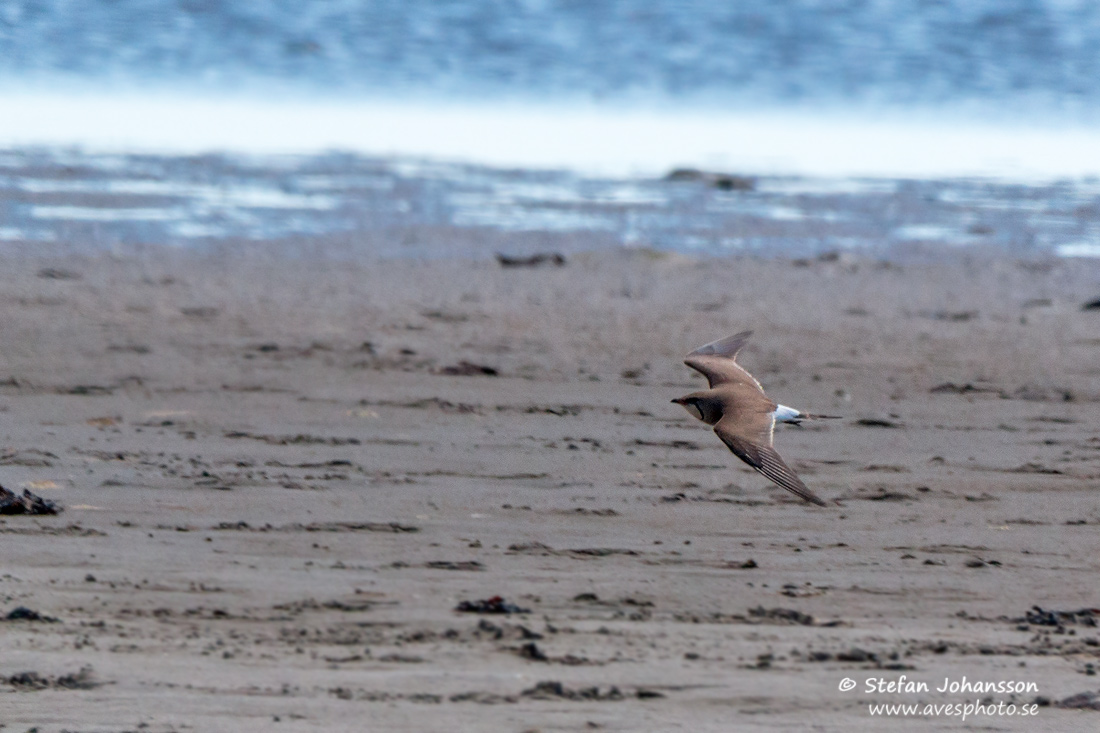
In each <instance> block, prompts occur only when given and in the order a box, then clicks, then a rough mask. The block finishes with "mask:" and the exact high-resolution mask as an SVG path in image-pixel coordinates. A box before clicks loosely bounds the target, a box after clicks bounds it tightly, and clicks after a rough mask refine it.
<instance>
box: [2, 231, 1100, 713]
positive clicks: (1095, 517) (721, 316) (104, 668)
mask: <svg viewBox="0 0 1100 733" xmlns="http://www.w3.org/2000/svg"><path fill="white" fill-rule="evenodd" d="M0 297H2V298H3V303H4V315H5V317H4V318H3V319H2V321H0V436H2V438H0V483H2V484H3V485H4V486H6V487H7V488H9V489H12V490H17V491H21V490H22V489H24V488H29V489H30V490H31V491H33V492H35V493H38V494H40V495H41V496H43V497H45V498H48V499H50V500H53V501H57V502H59V503H61V504H62V505H63V506H64V507H65V511H64V513H63V514H61V515H60V516H58V517H3V518H0V534H2V535H3V546H4V549H5V551H4V553H3V559H2V560H0V599H2V601H3V603H2V605H0V613H3V614H5V615H6V614H8V613H9V612H10V611H12V610H14V609H15V608H17V607H25V608H28V609H31V610H33V611H36V612H38V613H39V614H42V615H44V616H47V617H51V618H54V619H56V621H53V622H50V621H47V620H37V621H36V620H26V619H24V620H7V621H0V629H2V633H0V677H3V678H4V680H3V684H0V709H2V710H3V714H2V721H0V722H3V723H5V724H6V725H7V727H8V728H10V729H12V730H23V729H25V728H29V727H31V726H38V730H40V731H58V730H62V729H68V730H72V729H79V730H96V731H116V730H117V731H121V730H134V729H137V728H139V727H140V728H141V729H142V730H146V731H178V730H204V731H247V730H257V731H259V730H263V731H268V730H287V731H294V730H303V731H304V730H409V731H426V730H469V731H516V732H517V733H518V732H519V731H530V730H540V731H554V730H587V729H594V730H612V731H641V730H647V731H649V730H651V731H665V730H689V731H728V730H743V731H752V730H776V731H778V730H794V729H806V728H808V727H810V726H813V727H814V728H815V729H817V730H846V731H850V730H868V731H870V730H882V729H883V728H884V727H893V726H898V727H904V728H905V729H914V730H915V729H937V730H945V729H947V730H955V729H958V730H978V729H981V730H1038V729H1041V730H1083V729H1086V728H1088V727H1092V726H1095V725H1097V722H1096V721H1097V720H1100V718H1096V716H1097V715H1098V713H1097V712H1095V711H1090V710H1074V709H1065V708H1063V707H1059V705H1058V703H1059V701H1062V700H1065V699H1066V698H1069V697H1071V696H1073V695H1076V694H1078V693H1083V692H1097V691H1100V681H1098V679H1097V677H1096V676H1095V675H1094V674H1092V673H1090V670H1093V671H1094V670H1095V665H1096V663H1097V657H1098V656H1100V646H1098V644H1100V641H1098V638H1100V637H1098V633H1097V632H1098V630H1097V627H1096V615H1094V614H1093V613H1091V612H1087V611H1086V612H1083V613H1077V612H1079V611H1082V610H1083V609H1093V608H1098V607H1100V592H1098V591H1097V590H1096V578H1097V577H1098V572H1100V539H1098V537H1100V535H1098V533H1097V528H1098V525H1100V437H1098V435H1100V434H1098V432H1097V428H1096V425H1097V417H1098V412H1097V411H1098V409H1100V407H1098V405H1100V368H1098V367H1097V364H1098V363H1100V338H1097V336H1098V333H1100V331H1098V328H1100V313H1097V312H1096V311H1083V310H1082V309H1081V305H1082V304H1083V303H1084V302H1086V301H1089V300H1092V299H1095V298H1097V297H1100V264H1098V263H1097V262H1094V261H1089V260H1061V261H1057V260H1050V261H1028V262H1017V261H1012V260H1009V259H983V258H981V257H973V258H969V259H967V258H964V257H961V256H960V257H957V258H953V259H950V260H948V261H944V262H942V263H940V264H906V265H904V266H901V265H896V264H893V265H888V264H883V263H878V262H875V261H871V260H859V259H847V258H843V257H842V258H832V259H830V258H826V259H824V260H813V261H793V262H792V261H789V260H773V261H765V260H756V259H750V258H743V259H736V258H733V259H721V260H695V259H691V258H688V257H683V256H678V255H658V254H655V253H650V252H645V251H638V252H629V253H608V254H598V255H597V254H590V255H583V254H582V255H576V256H573V257H571V258H570V261H569V263H568V264H567V265H566V266H564V267H544V268H537V269H523V268H519V269H502V268H500V267H499V266H498V265H497V264H495V263H489V262H464V261H435V262H411V261H379V262H363V261H357V262H336V261H326V262H304V261H301V260H293V259H279V258H275V257H272V258H264V257H260V256H257V255H255V254H250V255H243V254H242V255H240V256H237V257H230V256H225V255H217V254H206V255H200V254H187V253H182V252H174V251H171V250H160V251H149V252H147V253H145V254H144V255H142V256H132V257H124V258H112V257H108V256H102V257H77V256H71V257H66V258H62V259H52V260H44V259H40V258H33V257H15V256H7V257H5V259H4V262H3V267H2V268H0ZM743 328H752V329H755V330H756V336H755V337H754V338H753V340H752V342H751V343H750V344H749V346H748V347H747V348H746V350H745V351H744V352H743V357H742V362H743V363H744V364H745V366H746V367H747V368H749V369H750V370H751V371H752V372H753V373H754V374H755V375H756V376H757V377H758V378H759V379H760V380H761V381H762V382H763V384H764V386H765V388H766V389H767V390H768V391H769V394H770V395H771V396H772V397H774V398H775V399H778V400H781V401H782V402H784V403H785V404H789V405H793V406H796V407H799V408H802V409H806V410H811V411H816V412H824V413H830V414H839V415H843V416H844V419H843V420H836V421H829V422H827V423H824V422H823V423H820V424H819V423H811V424H806V425H805V426H803V427H802V428H794V427H788V428H781V429H779V430H777V435H776V446H777V448H778V450H779V451H780V453H781V454H782V455H783V456H784V457H785V458H786V459H787V461H788V462H789V463H790V464H791V465H792V466H794V467H795V468H796V469H797V470H798V471H799V472H800V474H801V475H802V476H803V478H804V479H805V481H806V483H807V485H809V486H810V487H811V488H812V489H813V490H814V491H816V492H817V493H819V494H820V495H821V496H823V497H824V498H826V499H827V500H829V501H832V500H836V503H835V504H834V505H833V506H831V507H829V508H824V509H823V508H818V507H814V506H809V505H806V504H803V503H800V502H798V501H797V500H796V499H794V498H793V497H791V496H789V495H788V494H786V493H785V492H783V491H782V490H781V489H778V488H776V487H774V486H771V485H770V484H769V483H768V482H767V481H766V480H765V479H763V478H762V477H761V476H759V475H757V474H755V473H753V472H752V471H751V470H749V469H748V468H747V467H746V466H744V465H743V464H741V463H740V462H739V461H738V460H737V459H736V458H735V457H734V456H733V455H732V454H731V453H730V452H729V451H728V450H727V449H726V448H725V447H724V446H723V445H722V444H721V443H720V442H719V441H718V440H717V438H716V437H715V436H714V435H713V434H712V433H711V432H710V430H708V429H707V428H706V426H704V425H702V424H700V423H698V422H697V421H694V420H692V419H691V418H690V416H689V415H687V413H685V412H684V411H683V410H682V409H681V408H679V407H678V406H676V405H672V404H669V400H670V399H671V398H673V397H677V396H680V395H682V394H684V393H686V392H688V391H690V390H692V389H695V388H698V387H699V386H700V385H701V384H702V379H701V378H700V377H698V376H697V375H695V374H694V373H693V372H691V370H689V369H688V368H687V367H685V366H683V365H682V364H681V359H682V357H683V355H684V354H685V353H686V352H687V351H689V350H691V349H692V348H694V347H696V346H698V345H700V344H702V343H704V342H706V341H709V340H712V339H715V338H718V337H721V336H724V335H727V334H729V333H732V332H734V331H736V330H740V329H743ZM464 364H465V366H463V365H464ZM449 367H455V368H454V369H448V368H449ZM448 372H458V374H453V373H448ZM494 596H502V597H503V598H504V599H505V601H506V602H507V603H509V604H514V605H515V606H518V607H520V608H522V609H527V610H528V612H526V613H513V614H478V613H464V612H459V611H456V610H455V608H456V606H458V604H460V603H461V602H463V601H471V602H476V601H480V600H486V599H489V598H492V597H494ZM1033 606H1039V607H1041V608H1042V609H1043V610H1044V612H1046V611H1053V612H1067V613H1063V614H1061V615H1059V614H1057V613H1054V614H1051V613H1040V612H1037V611H1034V610H1033V608H1032V607H1033ZM1068 612H1073V613H1068ZM1029 613H1030V615H1029ZM81 670H84V673H83V674H81ZM32 671H33V672H35V673H36V675H30V676H28V675H22V674H21V673H25V672H32ZM902 675H905V676H906V678H907V679H908V680H917V681H923V682H925V683H927V684H928V685H929V687H930V688H931V690H930V691H928V692H918V693H907V692H902V693H894V694H890V693H881V694H878V693H876V694H866V693H864V692H863V690H864V685H865V682H864V681H865V680H866V679H868V678H874V679H877V678H882V679H884V680H886V681H891V680H897V679H898V678H900V677H901V676H902ZM964 676H965V677H966V678H967V679H968V680H969V681H971V682H974V681H986V682H988V681H992V682H996V681H1010V680H1011V681H1023V682H1034V683H1035V684H1036V686H1037V691H1026V692H1022V693H1019V694H1015V696H1013V695H1011V694H999V693H995V692H994V693H989V694H963V693H958V694H951V693H950V692H948V693H938V692H936V691H935V688H937V687H939V686H940V685H942V684H943V680H944V678H950V679H951V680H961V679H962V678H963V677H964ZM845 678H852V679H854V680H856V681H858V687H857V688H856V690H854V691H850V692H841V691H840V690H839V689H838V686H839V684H840V682H841V680H843V679H845ZM987 698H988V699H989V700H992V701H993V702H994V703H996V702H998V701H1002V700H1003V701H1005V702H1006V703H1007V702H1010V701H1014V702H1015V703H1017V704H1018V705H1023V704H1025V703H1026V704H1031V703H1034V702H1035V701H1036V700H1037V699H1040V698H1041V700H1040V702H1049V703H1051V704H1049V705H1043V706H1042V707H1039V708H1037V713H1036V715H1037V718H1038V720H1036V717H1016V718H1012V717H1007V716H1001V715H988V714H987V715H977V716H972V717H968V719H967V720H966V721H965V722H963V721H962V720H961V719H960V718H959V717H920V716H916V717H914V718H911V719H909V720H908V722H907V723H901V722H891V723H888V724H887V723H884V722H883V721H881V720H879V719H878V718H876V717H872V716H871V715H870V713H869V711H868V703H870V702H875V703H878V702H884V703H892V702H900V703H919V704H920V705H921V706H922V707H923V706H924V704H927V703H937V704H944V703H965V702H971V703H972V702H974V700H975V699H987Z"/></svg>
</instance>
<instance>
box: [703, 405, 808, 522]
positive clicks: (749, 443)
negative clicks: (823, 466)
mask: <svg viewBox="0 0 1100 733" xmlns="http://www.w3.org/2000/svg"><path fill="white" fill-rule="evenodd" d="M773 409H774V408H773ZM774 429H775V418H774V417H773V416H772V415H771V414H767V413H764V412H762V411H757V412H756V413H755V414H750V413H748V412H747V411H745V410H740V411H737V412H734V413H726V414H725V416H724V417H723V418H722V419H721V420H719V421H718V424H717V425H715V426H714V432H715V433H716V434H717V435H718V437H719V438H721V439H722V442H723V443H725V444H726V445H727V446H729V449H730V450H731V451H733V453H734V455H736V456H737V457H738V458H740V459H741V460H742V461H744V462H745V463H747V464H749V465H750V466H752V467H753V468H755V469H756V470H757V471H759V472H760V473H762V474H764V475H765V476H767V477H768V478H769V479H771V480H772V481H774V482H775V483H777V484H779V485H780V486H782V487H783V488H784V489H786V490H787V491H790V492H791V493H793V494H796V495H798V496H800V497H802V498H803V499H805V500H806V501H809V502H812V503H814V504H818V505H820V506H826V504H825V502H824V501H822V500H821V499H820V498H819V497H818V496H817V494H815V493H814V492H812V491H810V490H809V489H808V488H807V487H806V484H804V483H802V479H800V478H799V477H798V474H796V473H795V472H794V471H792V470H791V469H790V467H789V466H787V464H786V463H784V462H783V459H782V458H780V457H779V454H778V453H776V452H775V448H772V431H773V430H774Z"/></svg>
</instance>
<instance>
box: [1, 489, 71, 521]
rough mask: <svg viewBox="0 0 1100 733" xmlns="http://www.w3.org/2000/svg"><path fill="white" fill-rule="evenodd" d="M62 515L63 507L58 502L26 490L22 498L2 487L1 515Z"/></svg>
mask: <svg viewBox="0 0 1100 733" xmlns="http://www.w3.org/2000/svg"><path fill="white" fill-rule="evenodd" d="M60 513H61V507H60V506H58V504H57V503H56V502H52V501H49V500H47V499H43V498H42V497H41V496H38V495H36V494H32V493H31V492H30V491H28V490H26V489H23V495H22V496H20V495H19V494H16V493H15V492H14V491H8V490H7V489H5V488H4V487H3V486H0V514H6V515H14V514H33V515H54V514H60Z"/></svg>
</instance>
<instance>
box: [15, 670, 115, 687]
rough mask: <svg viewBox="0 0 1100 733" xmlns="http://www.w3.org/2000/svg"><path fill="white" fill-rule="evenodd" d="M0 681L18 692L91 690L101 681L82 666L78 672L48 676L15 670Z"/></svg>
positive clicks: (99, 684)
mask: <svg viewBox="0 0 1100 733" xmlns="http://www.w3.org/2000/svg"><path fill="white" fill-rule="evenodd" d="M0 683H4V684H8V685H11V686H12V687H14V688H15V689H16V690H18V691H20V692H38V691H39V690H48V689H55V690H92V689H95V688H96V687H99V686H101V685H102V684H103V683H102V682H99V681H98V680H97V679H96V678H95V673H94V672H93V671H92V668H91V667H82V668H81V669H80V671H79V672H75V673H72V674H63V675H61V676H60V677H50V676H47V675H44V674H41V673H39V672H35V671H33V670H31V671H27V672H17V673H16V674H13V675H12V676H11V677H0Z"/></svg>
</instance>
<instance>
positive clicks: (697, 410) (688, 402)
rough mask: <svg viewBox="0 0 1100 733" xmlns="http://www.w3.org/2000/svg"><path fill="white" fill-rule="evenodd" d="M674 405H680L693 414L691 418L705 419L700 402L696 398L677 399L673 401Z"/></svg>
mask: <svg viewBox="0 0 1100 733" xmlns="http://www.w3.org/2000/svg"><path fill="white" fill-rule="evenodd" d="M672 402H673V404H677V405H680V406H681V407H683V408H684V409H685V410H687V411H688V412H690V413H691V416H692V417H694V418H695V419H697V420H702V419H703V410H702V408H701V407H700V406H699V400H698V399H697V398H695V397H677V398H676V399H674V400H672Z"/></svg>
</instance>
